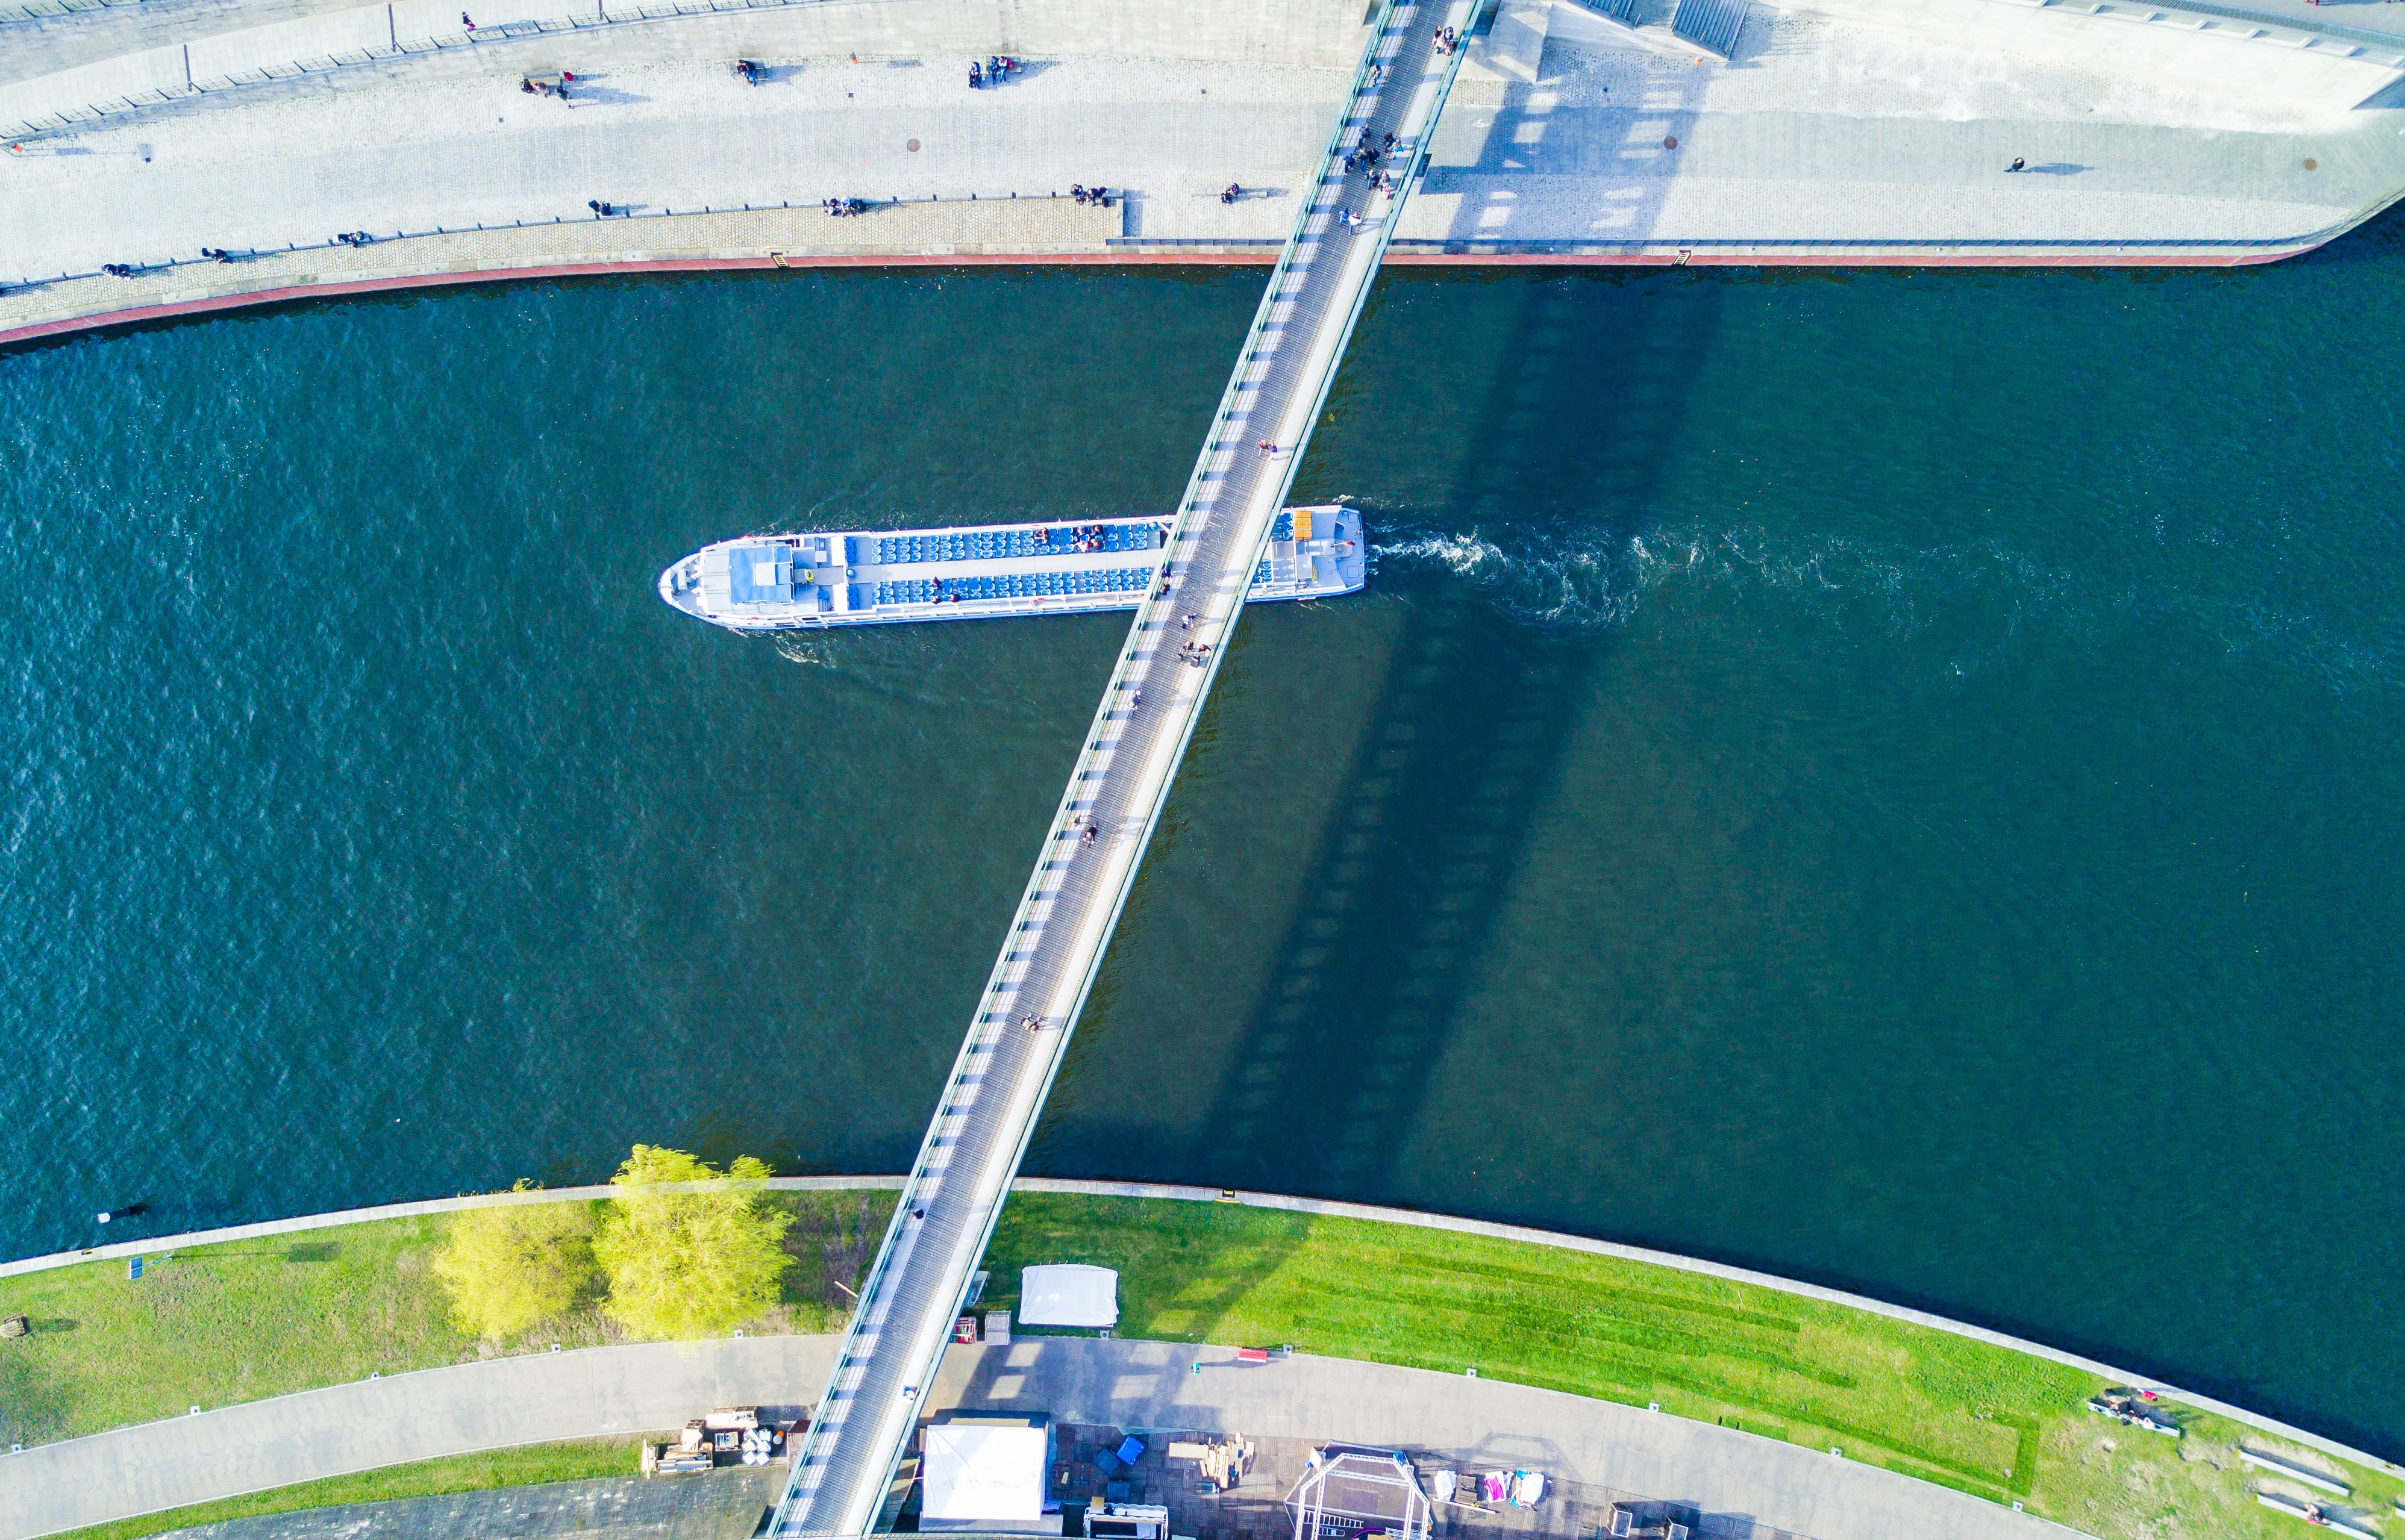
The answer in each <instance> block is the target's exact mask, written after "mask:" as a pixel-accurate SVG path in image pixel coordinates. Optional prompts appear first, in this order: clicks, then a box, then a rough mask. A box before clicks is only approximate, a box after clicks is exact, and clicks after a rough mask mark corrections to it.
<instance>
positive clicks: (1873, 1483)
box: [0, 1337, 2074, 1540]
mask: <svg viewBox="0 0 2405 1540" xmlns="http://www.w3.org/2000/svg"><path fill="white" fill-rule="evenodd" d="M838 1340H839V1339H838V1338H837V1337H745V1338H742V1339H740V1340H734V1341H725V1342H710V1343H703V1344H698V1345H691V1344H689V1345H684V1346H673V1345H668V1344H645V1345H640V1346H632V1347H618V1348H586V1349H584V1350H582V1351H576V1352H567V1353H535V1354H528V1355H526V1356H522V1357H517V1358H505V1359H496V1360H494V1361H492V1362H490V1363H485V1364H469V1365H459V1366H457V1367H456V1368H447V1369H428V1370H425V1371H423V1372H420V1373H416V1374H404V1375H394V1376H392V1377H390V1378H387V1379H375V1380H365V1381H360V1382H358V1383H355V1384H349V1385H338V1386H334V1387H331V1388H330V1389H327V1390H322V1391H312V1392H308V1393H304V1394H301V1395H288V1396H279V1397H276V1398H275V1399H274V1400H270V1401H259V1402H252V1403H250V1404H248V1405H246V1406H241V1407H228V1408H226V1409H225V1410H223V1411H215V1412H204V1413H203V1414H202V1415H200V1416H197V1417H190V1418H180V1419H177V1420H176V1421H169V1422H160V1423H151V1424H148V1425H146V1426H142V1427H134V1428H126V1429H121V1430H120V1431H118V1432H115V1433H105V1434H98V1435H93V1436H91V1437H89V1438H78V1439H73V1440H70V1441H68V1442H66V1443H63V1444H52V1445H46V1446H44V1447H43V1448H41V1449H34V1450H30V1451H28V1452H27V1453H25V1454H21V1455H15V1456H10V1457H7V1458H5V1459H0V1540H36V1537H38V1536H41V1535H47V1534H55V1533H60V1532H62V1531H64V1530H69V1529H75V1528H80V1527H82V1526H85V1525H90V1524H96V1523H105V1522H108V1521H110V1520H113V1519H121V1518H126V1517H131V1516H134V1515H137V1514H142V1513H151V1512H159V1511H162V1510H164V1509H168V1508H173V1507H181V1506H188V1505H192V1504H196V1503H203V1502H208V1501H212V1500H215V1499H218V1498H221V1497H228V1496H234V1495H239V1494H240V1493H242V1492H245V1491H258V1490H262V1489H264V1488H268V1487H273V1486H278V1485H285V1484H288V1483H291V1482H295V1481H304V1480H310V1479H315V1478H317V1477H327V1476H335V1475H342V1474H345V1473H348V1472H351V1471H358V1470H364V1469H369V1468H373V1467H375V1466H379V1465H387V1464H391V1463H399V1462H401V1461H408V1460H422V1459H433V1458H438V1457H441V1456H443V1455H454V1454H466V1453H473V1452H477V1451H479V1450H484V1449H498V1448H506V1447H510V1446H513V1445H517V1444H525V1443H528V1442H533V1441H538V1440H556V1439H566V1438H579V1437H599V1436H610V1435H619V1436H625V1437H627V1438H629V1439H630V1440H631V1438H632V1437H633V1435H636V1434H639V1433H644V1432H653V1431H659V1430H663V1429H670V1428H677V1427H682V1425H683V1423H684V1421H685V1419H687V1418H689V1417H692V1416H695V1415H696V1414H698V1413H700V1412H702V1411H706V1410H708V1409H710V1407H718V1406H730V1405H746V1406H749V1405H770V1406H773V1405H776V1404H778V1390H779V1387H780V1386H781V1385H784V1384H790V1383H792V1382H793V1381H794V1380H795V1379H799V1378H801V1377H803V1376H806V1375H809V1374H813V1373H823V1372H824V1371H825V1370H826V1369H827V1368H828V1367H829V1366H831V1365H833V1363H834V1361H835V1355H836V1350H837V1342H838ZM1234 1360H1235V1350H1234V1349H1232V1348H1230V1347H1225V1346H1208V1345H1198V1344H1188V1343H1169V1342H1129V1341H1097V1340H1093V1339H1090V1338H1076V1337H1049V1338H1045V1337H1030V1338H1025V1339H1022V1340H1020V1341H1019V1342H1015V1343H1013V1344H1011V1345H1010V1346H1008V1347H984V1346H975V1347H963V1348H959V1349H956V1350H955V1351H953V1352H952V1353H951V1354H949V1356H948V1357H947V1358H946V1359H945V1362H944V1365H943V1369H942V1371H941V1372H940V1373H939V1374H938V1375H937V1376H935V1379H933V1380H932V1382H931V1384H930V1386H929V1388H928V1391H927V1393H926V1395H925V1396H924V1398H923V1409H924V1410H925V1411H926V1412H928V1413H930V1414H933V1413H937V1412H942V1411H946V1410H949V1409H951V1408H953V1407H977V1408H979V1409H985V1410H1013V1409H1026V1410H1030V1411H1046V1412H1049V1413H1050V1414H1051V1415H1052V1416H1053V1417H1054V1418H1055V1419H1056V1420H1058V1421H1079V1422H1093V1423H1104V1424H1109V1425H1115V1426H1118V1427H1127V1428H1179V1429H1188V1430H1191V1431H1194V1432H1198V1433H1231V1434H1241V1435H1245V1436H1248V1437H1253V1438H1262V1437H1271V1438H1279V1437H1291V1438H1306V1439H1311V1440H1314V1441H1316V1442H1325V1441H1329V1440H1336V1441H1343V1442H1358V1443H1368V1444H1373V1445H1378V1446H1381V1447H1385V1448H1402V1449H1412V1450H1414V1451H1417V1452H1420V1453H1422V1454H1425V1455H1428V1456H1431V1457H1434V1458H1437V1459H1451V1460H1458V1461H1462V1462H1465V1463H1466V1462H1469V1461H1472V1460H1484V1461H1489V1462H1494V1461H1512V1462H1514V1463H1524V1464H1526V1463H1539V1464H1541V1465H1542V1466H1543V1468H1544V1469H1545V1470H1546V1471H1547V1473H1548V1474H1549V1475H1550V1476H1551V1477H1554V1479H1555V1480H1557V1481H1577V1482H1582V1483H1584V1484H1587V1485H1589V1486H1593V1487H1598V1488H1605V1489H1609V1490H1610V1491H1615V1492H1619V1493H1624V1494H1626V1495H1627V1496H1629V1497H1631V1498H1638V1499H1651V1500H1654V1501H1664V1502H1676V1503H1683V1504H1688V1505H1695V1506H1697V1507H1700V1508H1703V1509H1705V1510H1706V1511H1708V1512H1709V1513H1712V1514H1716V1515H1726V1516H1731V1519H1734V1516H1737V1515H1742V1516H1745V1519H1750V1520H1751V1523H1750V1524H1748V1523H1746V1522H1745V1521H1744V1520H1743V1519H1735V1520H1734V1522H1731V1521H1729V1520H1723V1523H1722V1525H1721V1526H1720V1527H1721V1529H1722V1531H1723V1533H1734V1534H1736V1535H1738V1536H1746V1537H1749V1540H2042V1537H2044V1536H2046V1535H2067V1534H2071V1533H2074V1532H2073V1531H2070V1530H2066V1529H2063V1528H2061V1527H2060V1526H2059V1525H2055V1524H2050V1523H2047V1522H2046V1521H2044V1520H2042V1519H2034V1518H2032V1517H2030V1516H2028V1515H2025V1514H2018V1513H2014V1512H2013V1511H2011V1510H2010V1509H2008V1508H2004V1507H2001V1506H1999V1505H1996V1504H1994V1503H1990V1502H1987V1501H1985V1500H1983V1499H1980V1498H1976V1497H1972V1496H1969V1495H1967V1494H1965V1493H1962V1492H1958V1491H1952V1490H1951V1489H1949V1488H1946V1487H1940V1486H1935V1485H1933V1484H1931V1483H1929V1482H1925V1481H1918V1480H1915V1479H1913V1478H1912V1477H1906V1476H1898V1475H1896V1474H1894V1473H1892V1472H1890V1471H1883V1470H1879V1469H1878V1468H1876V1467H1874V1466H1870V1465H1866V1464H1864V1463H1860V1462H1855V1461H1845V1460H1835V1459H1832V1458H1830V1457H1829V1456H1828V1455H1827V1454H1825V1453H1821V1452H1820V1451H1818V1450H1813V1449H1801V1448H1798V1447H1796V1446H1794V1445H1791V1444H1784V1443H1779V1442H1775V1441H1773V1440H1770V1439H1766V1438H1761V1437H1756V1436H1754V1435H1749V1434H1744V1433H1739V1432H1735V1431H1733V1430H1730V1429H1726V1428H1721V1427H1716V1426H1714V1425H1712V1424H1710V1423H1706V1422H1695V1421H1687V1420H1685V1419H1681V1418H1676V1417H1665V1416H1662V1415H1659V1414H1656V1413H1652V1412H1648V1411H1645V1410H1644V1409H1642V1408H1641V1407H1624V1406H1620V1405H1618V1404H1617V1403H1613V1402H1608V1401H1593V1400H1588V1399H1586V1398H1584V1397H1581V1396H1574V1395H1565V1394H1562V1393H1558V1392H1554V1391H1542V1390H1536V1389H1532V1388H1530V1387H1527V1386H1524V1385H1512V1384H1508V1383H1505V1382H1504V1381H1501V1380H1495V1379H1462V1378H1460V1377H1458V1376H1456V1375H1449V1374H1438V1373H1435V1372H1433V1371H1430V1370H1426V1369H1407V1368H1397V1367H1394V1366H1392V1365H1383V1364H1365V1363H1359V1362H1356V1361H1353V1360H1349V1359H1339V1358H1317V1357H1313V1356H1310V1355H1308V1354H1300V1355H1297V1356H1296V1357H1294V1358H1292V1359H1289V1360H1287V1361H1285V1362H1282V1363H1279V1364H1275V1365H1270V1366H1269V1367H1267V1368H1261V1369H1250V1368H1239V1367H1238V1366H1237V1365H1236V1364H1235V1361H1234ZM1197 1364H1200V1365H1203V1370H1204V1372H1203V1373H1202V1374H1199V1375H1198V1374H1196V1373H1195V1372H1194V1368H1193V1366H1194V1365H1197ZM633 1462H634V1456H633V1452H632V1450H631V1449H629V1451H628V1455H627V1463H628V1465H629V1467H630V1471H631V1467H632V1465H633Z"/></svg>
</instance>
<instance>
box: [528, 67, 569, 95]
mask: <svg viewBox="0 0 2405 1540" xmlns="http://www.w3.org/2000/svg"><path fill="white" fill-rule="evenodd" d="M575 78H576V77H575V76H573V75H571V74H570V73H569V72H568V71H566V70H561V71H560V72H559V82H558V84H556V85H555V84H553V83H552V82H550V81H548V80H538V79H536V78H535V77H533V76H531V75H527V76H522V77H519V79H518V90H520V91H524V92H526V93H527V95H528V96H556V97H558V98H559V99H560V100H561V101H563V102H565V101H567V100H568V88H569V85H570V82H571V81H573V80H574V79H575Z"/></svg>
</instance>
